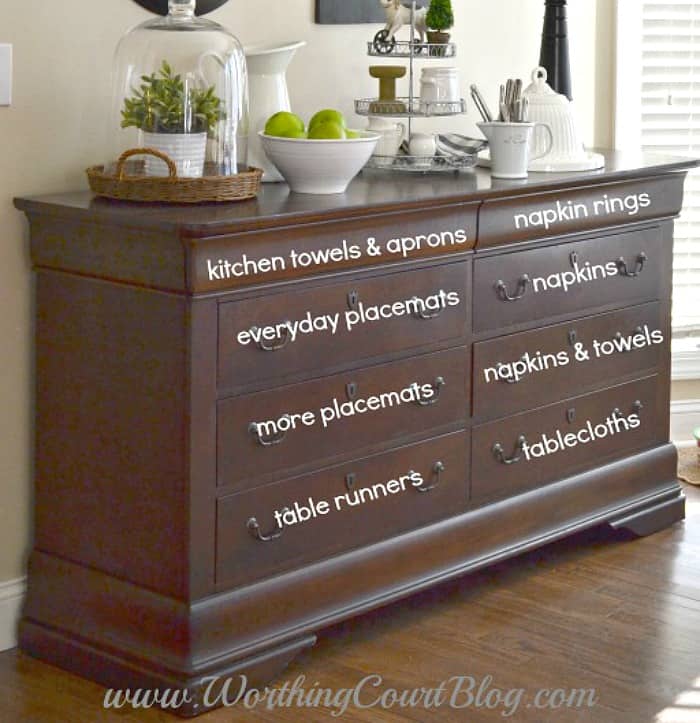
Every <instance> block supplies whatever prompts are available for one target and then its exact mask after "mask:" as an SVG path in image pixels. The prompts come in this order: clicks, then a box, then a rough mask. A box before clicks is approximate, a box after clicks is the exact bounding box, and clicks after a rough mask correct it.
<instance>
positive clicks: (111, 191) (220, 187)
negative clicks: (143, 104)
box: [86, 148, 263, 203]
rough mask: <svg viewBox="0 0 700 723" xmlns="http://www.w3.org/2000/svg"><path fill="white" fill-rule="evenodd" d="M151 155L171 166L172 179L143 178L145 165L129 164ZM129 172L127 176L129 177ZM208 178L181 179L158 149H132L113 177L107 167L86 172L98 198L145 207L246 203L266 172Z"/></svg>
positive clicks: (91, 187)
mask: <svg viewBox="0 0 700 723" xmlns="http://www.w3.org/2000/svg"><path fill="white" fill-rule="evenodd" d="M139 155H152V156H156V157H157V158H160V159H161V160H162V161H165V163H166V164H167V166H168V172H169V174H170V175H169V176H146V175H144V165H145V163H144V161H143V160H140V161H131V162H129V163H127V161H128V160H129V159H130V158H131V157H132V156H139ZM127 171H128V173H127ZM204 171H205V175H204V176H202V177H201V178H180V177H179V176H178V175H177V167H176V165H175V163H174V162H173V161H172V159H170V158H169V157H168V156H167V155H166V154H165V153H162V152H161V151H158V150H156V149H155V148H132V149H131V150H129V151H125V152H124V153H122V155H121V156H120V157H119V160H118V161H117V166H116V169H115V172H114V174H107V173H105V171H104V166H92V167H90V168H88V169H87V171H86V173H87V177H88V181H89V183H90V189H91V190H92V192H93V193H96V194H97V195H98V196H105V197H106V198H115V199H118V200H120V201H141V202H143V203H149V202H150V203H153V202H164V203H207V202H210V201H219V202H221V201H244V200H246V199H248V198H255V196H257V195H258V193H259V191H260V184H261V181H262V175H263V172H262V170H261V169H259V168H253V167H251V168H249V169H248V170H246V171H243V172H242V173H237V174H236V175H233V176H217V175H206V172H207V168H206V166H205V169H204Z"/></svg>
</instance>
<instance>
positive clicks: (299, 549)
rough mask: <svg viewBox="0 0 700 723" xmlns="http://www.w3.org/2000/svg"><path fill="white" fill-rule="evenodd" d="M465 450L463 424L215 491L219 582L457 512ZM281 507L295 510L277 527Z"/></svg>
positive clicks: (464, 488)
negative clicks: (354, 457) (424, 438)
mask: <svg viewBox="0 0 700 723" xmlns="http://www.w3.org/2000/svg"><path fill="white" fill-rule="evenodd" d="M467 458H468V436H467V434H466V433H465V432H460V433H456V434H450V435H447V436H444V437H440V438H438V439H433V440H430V441H428V442H423V443H421V444H415V445H410V446H407V447H402V448H400V449H397V450H393V451H391V452H388V453H385V454H380V455H376V456H373V457H366V458H364V459H361V460H359V461H354V462H347V463H345V464H342V465H338V466H335V467H330V468H327V469H324V470H322V471H320V472H316V473H314V474H311V475H303V476H301V477H294V478H293V479H287V480H285V481H283V482H279V483H275V484H271V485H267V486H266V487H262V488H260V489H257V490H254V491H249V492H244V493H240V494H235V495H230V496H228V497H224V498H222V499H220V500H219V501H218V505H217V526H216V529H217V545H216V548H217V553H216V560H217V563H216V580H217V584H218V585H236V584H239V583H240V584H242V583H246V584H247V583H249V582H251V581H252V580H255V579H258V578H262V577H266V576H269V575H271V574H274V573H276V572H280V571H282V570H289V569H291V568H293V567H296V566H299V565H301V564H304V563H307V562H311V561H313V560H319V559H321V558H326V557H330V556H331V555H333V554H336V553H338V552H340V551H344V550H350V549H352V548H356V547H360V546H362V545H366V544H369V543H372V542H377V541H379V540H383V539H386V538H388V537H391V536H392V535H395V534H397V533H400V532H403V531H407V530H413V529H416V528H417V527H420V526H421V525H425V524H428V523H430V522H433V521H436V520H439V519H442V518H446V517H449V516H452V515H456V514H459V513H460V512H462V511H464V508H465V507H466V504H467V493H468V484H467V474H468V465H467ZM310 498H311V500H312V501H313V507H314V510H315V512H316V516H310V515H313V514H314V513H312V512H311V504H310ZM322 502H325V503H327V507H326V512H325V513H323V512H322V510H323V509H324V506H323V505H322V504H320V503H322ZM295 503H298V505H299V506H301V507H304V508H305V509H304V510H302V509H300V508H299V507H295ZM285 507H286V508H288V509H290V510H291V511H292V512H293V513H294V514H295V515H296V518H295V519H293V518H291V517H288V518H287V522H291V523H292V524H288V525H285V524H284V522H282V525H281V527H280V526H279V524H278V521H277V520H276V518H275V512H281V511H282V510H283V509H284V508H285ZM319 508H320V509H319ZM309 516H310V517H309ZM306 517H309V518H308V519H306V521H299V520H302V519H304V518H306ZM268 537H270V538H274V539H268V540H265V538H268Z"/></svg>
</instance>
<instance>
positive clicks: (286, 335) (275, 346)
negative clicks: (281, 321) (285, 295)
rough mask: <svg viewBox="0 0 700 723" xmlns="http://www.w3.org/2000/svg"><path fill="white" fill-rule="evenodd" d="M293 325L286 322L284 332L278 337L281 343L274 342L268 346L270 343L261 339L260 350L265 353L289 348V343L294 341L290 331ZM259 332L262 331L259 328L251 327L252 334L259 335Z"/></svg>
mask: <svg viewBox="0 0 700 723" xmlns="http://www.w3.org/2000/svg"><path fill="white" fill-rule="evenodd" d="M291 323H292V322H291V321H286V322H285V327H284V330H283V331H282V333H281V334H280V335H279V336H278V337H277V338H278V339H279V341H277V342H274V341H272V342H270V343H269V344H268V342H267V341H266V340H265V339H262V338H261V339H260V341H259V342H258V348H259V349H262V350H263V351H278V350H279V349H284V347H285V346H287V344H289V342H290V341H291V340H292V333H291V331H290V330H289V327H290V325H291ZM259 331H260V330H259V329H258V327H257V326H251V327H250V333H251V334H255V335H257V334H258V332H259Z"/></svg>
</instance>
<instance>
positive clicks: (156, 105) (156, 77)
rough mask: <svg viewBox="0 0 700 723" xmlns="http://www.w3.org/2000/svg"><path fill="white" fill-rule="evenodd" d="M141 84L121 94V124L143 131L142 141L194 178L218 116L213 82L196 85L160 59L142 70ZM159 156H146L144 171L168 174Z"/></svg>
mask: <svg viewBox="0 0 700 723" xmlns="http://www.w3.org/2000/svg"><path fill="white" fill-rule="evenodd" d="M141 80H142V83H141V87H140V88H139V89H138V90H134V91H133V95H132V97H131V98H125V99H124V108H123V109H122V122H121V125H122V128H129V127H135V128H138V129H139V130H141V132H142V133H143V145H144V146H145V147H147V148H155V149H156V150H159V151H162V152H163V153H165V154H166V155H167V156H169V157H170V158H171V159H172V160H173V161H174V162H175V165H176V166H177V172H178V175H179V176H183V177H189V178H198V177H200V176H201V175H202V173H203V171H204V158H205V155H206V149H207V137H208V136H209V135H212V134H213V133H214V131H215V130H216V125H217V123H218V122H219V121H220V120H221V119H222V118H223V110H222V103H221V99H220V98H219V97H217V95H216V94H215V89H214V86H211V87H209V88H201V87H197V86H196V83H195V82H192V83H190V82H187V81H186V80H183V78H182V77H181V76H180V75H176V74H174V72H173V69H172V68H171V66H170V64H169V63H168V62H167V61H165V60H164V61H163V63H162V65H161V67H160V69H159V71H158V73H152V74H151V75H144V76H142V78H141ZM167 173H168V170H167V167H166V165H165V163H164V162H163V161H161V160H160V159H158V158H155V157H154V156H148V157H147V159H146V175H149V176H162V175H167Z"/></svg>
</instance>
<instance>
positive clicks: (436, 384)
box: [416, 377, 447, 407]
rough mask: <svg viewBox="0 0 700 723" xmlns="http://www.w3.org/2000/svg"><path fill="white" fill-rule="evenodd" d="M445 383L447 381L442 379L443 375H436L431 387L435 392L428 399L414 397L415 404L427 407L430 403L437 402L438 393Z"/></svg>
mask: <svg viewBox="0 0 700 723" xmlns="http://www.w3.org/2000/svg"><path fill="white" fill-rule="evenodd" d="M446 384H447V382H446V381H445V380H444V378H443V377H437V378H436V379H435V382H434V383H433V389H434V390H435V394H433V396H432V397H430V399H416V404H417V405H418V406H419V407H429V406H430V405H431V404H437V403H438V401H439V400H440V393H441V392H442V389H443V387H444V386H445V385H446Z"/></svg>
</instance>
